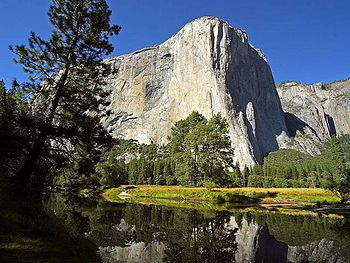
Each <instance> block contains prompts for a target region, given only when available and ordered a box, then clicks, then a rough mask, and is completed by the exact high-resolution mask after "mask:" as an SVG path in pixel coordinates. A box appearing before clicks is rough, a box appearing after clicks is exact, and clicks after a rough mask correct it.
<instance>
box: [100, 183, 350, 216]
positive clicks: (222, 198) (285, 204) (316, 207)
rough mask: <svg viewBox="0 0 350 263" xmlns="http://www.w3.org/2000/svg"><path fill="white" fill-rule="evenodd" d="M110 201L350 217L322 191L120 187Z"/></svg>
mask: <svg viewBox="0 0 350 263" xmlns="http://www.w3.org/2000/svg"><path fill="white" fill-rule="evenodd" d="M102 196H103V198H104V199H105V200H107V201H109V202H121V201H122V199H124V198H128V200H129V201H131V202H136V203H142V204H155V205H167V206H175V207H186V208H194V209H200V210H223V209H224V210H226V209H229V210H230V209H236V208H239V207H242V206H243V207H247V206H251V207H265V208H267V207H272V208H273V209H275V208H282V209H284V208H293V209H299V210H309V211H313V212H318V213H325V214H339V215H350V207H349V205H346V204H345V205H344V204H340V199H339V198H338V197H336V196H335V195H334V193H333V192H331V191H329V190H326V189H322V188H253V187H245V188H205V187H181V186H152V185H137V186H130V185H127V186H120V187H118V188H110V189H107V190H105V191H104V192H103V193H102Z"/></svg>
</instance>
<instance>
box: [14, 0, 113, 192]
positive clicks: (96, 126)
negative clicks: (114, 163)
mask: <svg viewBox="0 0 350 263" xmlns="http://www.w3.org/2000/svg"><path fill="white" fill-rule="evenodd" d="M48 14H49V19H50V22H51V24H52V26H53V30H52V32H51V36H50V37H49V38H48V39H47V40H45V39H43V38H41V37H39V36H37V35H36V34H35V33H32V34H31V36H30V37H29V40H28V41H29V44H28V46H24V45H19V46H15V47H11V48H10V49H11V50H12V51H13V52H14V53H15V54H16V55H17V59H16V62H17V63H20V64H22V66H23V69H24V71H25V72H27V73H29V75H30V77H29V81H28V82H26V83H18V82H16V81H15V82H14V88H15V89H16V90H17V91H18V92H19V93H21V94H23V96H24V98H26V99H25V102H26V103H27V105H28V109H30V110H28V111H27V112H26V117H27V119H29V120H30V121H28V122H27V125H28V127H29V128H30V129H31V131H32V134H33V140H32V141H30V146H29V147H28V151H27V153H26V154H25V159H24V161H23V163H22V165H21V168H20V169H19V171H18V172H17V173H16V174H15V176H14V182H15V183H16V185H17V186H18V187H19V186H22V187H23V186H25V185H26V183H27V182H28V181H29V179H30V176H31V175H32V173H33V171H34V170H35V168H36V167H37V165H38V164H40V163H50V166H52V167H51V171H54V170H56V169H52V168H53V167H55V168H56V161H57V159H55V158H52V157H56V156H58V157H59V159H60V158H62V157H68V156H69V155H72V154H75V153H76V151H78V150H79V149H78V148H83V147H84V146H85V144H87V145H88V146H87V147H86V148H90V147H91V146H94V147H98V146H99V145H101V144H103V143H106V142H107V141H109V140H110V137H109V136H108V134H107V132H106V131H105V130H104V128H103V127H102V126H101V124H100V109H101V106H103V105H106V103H107V101H106V95H108V94H107V93H106V92H105V91H104V90H103V85H102V84H103V82H104V78H105V76H107V75H108V74H109V72H110V66H109V65H107V64H104V63H102V59H103V58H104V56H106V55H108V54H110V53H111V52H112V51H113V47H112V45H111V44H110V43H109V41H108V38H109V37H110V36H112V35H114V34H118V32H119V30H120V28H119V27H118V26H114V25H113V26H111V25H110V15H111V11H110V10H109V8H108V5H107V3H106V1H105V0H83V1H81V0H62V1H61V0H60V1H52V4H51V6H50V10H49V13H48Z"/></svg>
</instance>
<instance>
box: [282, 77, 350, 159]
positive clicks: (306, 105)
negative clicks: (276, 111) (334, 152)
mask: <svg viewBox="0 0 350 263" xmlns="http://www.w3.org/2000/svg"><path fill="white" fill-rule="evenodd" d="M277 90H278V94H279V96H280V99H281V102H282V107H283V110H284V112H285V113H284V114H285V117H286V123H287V127H288V129H289V133H290V134H291V135H292V136H295V138H296V140H295V145H294V147H295V148H296V149H299V150H302V151H304V152H308V153H311V154H315V153H319V150H318V148H317V143H318V142H321V141H324V140H327V139H329V138H330V136H332V135H341V134H349V133H350V119H349V118H348V114H349V112H350V79H347V80H343V81H336V82H333V83H330V84H322V83H315V84H311V85H305V84H302V83H299V82H288V83H284V84H280V85H278V86H277Z"/></svg>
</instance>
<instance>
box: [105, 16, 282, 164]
mask: <svg viewBox="0 0 350 263" xmlns="http://www.w3.org/2000/svg"><path fill="white" fill-rule="evenodd" d="M106 62H107V63H110V64H111V66H112V68H113V74H111V75H110V77H109V78H108V80H107V82H108V84H107V88H108V89H111V90H112V98H111V104H110V105H109V107H108V108H107V113H108V114H109V116H108V117H107V118H105V120H104V124H105V125H106V127H108V129H109V131H110V132H111V133H112V134H113V135H114V136H117V137H121V138H126V139H136V140H138V141H140V142H141V143H151V142H154V143H158V144H165V143H167V137H168V135H169V134H170V132H171V127H172V125H173V124H174V123H175V122H176V121H178V120H180V119H184V118H186V117H187V116H188V115H189V114H190V113H191V112H192V111H198V112H200V113H201V114H203V115H204V116H205V117H206V118H208V119H209V118H211V117H212V116H213V115H214V114H216V113H218V112H220V113H221V115H222V116H223V117H224V118H226V119H227V120H228V123H229V128H230V137H231V140H232V146H233V148H234V154H235V156H234V161H239V162H240V163H241V164H242V165H243V166H244V165H254V164H256V163H261V162H262V157H263V156H264V155H265V154H267V153H268V152H270V151H274V150H277V149H278V148H280V147H287V146H288V144H289V138H288V135H287V128H286V125H285V120H284V116H283V112H282V109H281V105H280V101H279V98H278V95H277V92H276V89H275V86H274V81H273V78H272V74H271V71H270V68H269V65H268V63H267V62H266V59H265V57H264V56H263V54H262V53H261V52H260V50H258V49H256V48H254V47H253V46H252V45H250V44H249V43H248V39H247V35H246V34H245V32H244V31H242V30H240V29H237V28H233V27H231V26H229V25H228V24H227V23H225V22H223V21H221V20H219V19H217V18H213V17H203V18H199V19H197V20H194V21H193V22H191V23H189V24H187V25H186V26H185V27H184V28H183V29H181V30H180V31H179V32H178V33H177V34H176V35H175V36H173V37H172V38H170V39H169V40H167V41H165V42H164V43H163V44H161V45H159V46H155V47H150V48H145V49H142V50H139V51H136V52H134V53H131V54H128V55H123V56H119V57H113V58H109V59H107V60H106Z"/></svg>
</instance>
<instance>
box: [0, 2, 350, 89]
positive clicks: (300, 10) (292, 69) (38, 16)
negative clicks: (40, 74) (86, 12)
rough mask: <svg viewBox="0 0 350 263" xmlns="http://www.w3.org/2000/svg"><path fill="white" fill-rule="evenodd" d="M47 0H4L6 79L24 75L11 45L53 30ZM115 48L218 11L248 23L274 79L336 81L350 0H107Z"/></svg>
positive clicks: (345, 51) (348, 70)
mask: <svg viewBox="0 0 350 263" xmlns="http://www.w3.org/2000/svg"><path fill="white" fill-rule="evenodd" d="M49 3H50V1H48V0H0V25H1V30H0V50H1V51H0V79H4V80H5V82H6V84H7V86H9V85H10V83H11V80H12V79H13V78H15V77H16V78H18V79H19V80H25V75H24V74H23V73H22V71H21V66H20V65H15V64H14V63H13V62H12V61H13V58H14V55H13V54H12V53H11V52H10V51H9V50H8V46H9V45H16V44H26V43H27V39H28V36H29V33H30V32H31V31H34V32H36V33H37V34H39V35H41V36H44V37H47V36H49V35H50V30H51V27H50V24H49V22H48V16H47V11H48V8H49ZM108 3H109V5H110V8H111V9H112V11H113V14H112V22H113V23H115V24H118V25H120V26H122V31H121V33H120V35H119V36H116V37H113V38H112V39H111V41H112V43H113V44H114V47H115V51H114V54H113V55H120V54H124V53H129V52H132V51H134V50H137V49H140V48H143V47H146V46H150V45H156V44H160V43H162V42H163V41H165V40H166V39H167V38H169V37H171V36H172V35H174V34H175V33H176V32H177V31H178V30H180V29H181V28H182V27H183V26H184V25H185V24H186V23H187V22H189V21H191V20H193V19H195V18H198V17H200V16H204V15H210V16H217V17H219V18H221V19H223V20H225V21H226V22H228V23H229V24H230V25H232V26H235V27H239V28H242V29H244V30H245V31H246V32H247V34H248V36H249V41H250V43H252V44H253V45H254V46H256V47H258V48H260V49H261V50H262V51H263V53H264V54H265V56H266V57H267V59H268V61H269V63H270V66H271V69H272V72H273V75H274V78H275V81H276V82H281V81H283V80H299V81H302V82H304V83H312V82H318V81H321V82H331V81H333V80H338V79H344V78H349V77H350V15H349V10H350V1H348V0H335V1H331V0H250V1H242V0H239V1H238V0H221V1H213V0H147V1H146V0H108Z"/></svg>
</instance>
